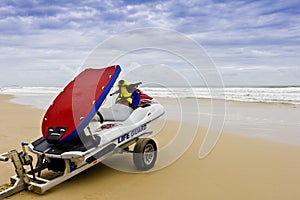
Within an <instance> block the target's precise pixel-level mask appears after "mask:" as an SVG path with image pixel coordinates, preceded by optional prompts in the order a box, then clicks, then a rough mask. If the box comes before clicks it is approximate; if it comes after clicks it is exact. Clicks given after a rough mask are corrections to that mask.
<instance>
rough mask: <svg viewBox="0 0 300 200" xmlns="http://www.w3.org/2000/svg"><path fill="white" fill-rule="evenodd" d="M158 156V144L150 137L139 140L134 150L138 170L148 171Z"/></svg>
mask: <svg viewBox="0 0 300 200" xmlns="http://www.w3.org/2000/svg"><path fill="white" fill-rule="evenodd" d="M156 158H157V145H156V143H155V141H154V140H152V139H150V138H142V139H140V140H138V142H137V143H136V145H135V146H134V150H133V162H134V164H135V167H136V168H137V169H138V170H141V171H146V170H149V169H151V168H152V167H153V166H154V164H155V162H156Z"/></svg>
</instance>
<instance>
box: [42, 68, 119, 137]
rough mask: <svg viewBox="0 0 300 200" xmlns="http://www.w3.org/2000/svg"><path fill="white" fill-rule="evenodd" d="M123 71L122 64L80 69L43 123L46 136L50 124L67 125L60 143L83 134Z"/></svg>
mask: <svg viewBox="0 0 300 200" xmlns="http://www.w3.org/2000/svg"><path fill="white" fill-rule="evenodd" d="M120 71H121V68H120V66H119V65H115V66H111V67H107V68H103V69H86V70H84V71H83V72H81V73H80V74H79V75H78V76H77V77H76V78H75V79H74V80H73V81H71V82H70V83H69V84H68V85H67V86H66V87H65V88H64V90H63V91H62V92H61V93H60V94H59V95H58V96H57V97H56V99H55V100H54V101H53V103H52V105H51V106H50V107H49V108H48V110H47V112H46V114H45V116H44V118H43V122H42V133H43V136H44V138H45V139H46V138H47V134H48V131H49V128H51V127H66V129H67V131H66V132H65V133H64V134H63V135H62V136H61V138H60V139H59V142H60V143H64V142H67V141H70V140H72V139H73V138H74V137H76V136H77V135H78V134H79V133H81V132H82V131H83V129H84V128H85V126H86V125H87V124H88V123H89V122H90V120H91V119H92V118H93V116H94V115H95V114H96V112H97V110H98V109H99V107H100V106H101V104H102V102H103V101H104V99H105V98H106V96H107V94H108V92H109V91H110V89H111V87H112V86H113V84H114V82H115V81H116V79H117V77H118V75H119V73H120Z"/></svg>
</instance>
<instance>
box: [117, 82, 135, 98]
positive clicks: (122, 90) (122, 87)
mask: <svg viewBox="0 0 300 200" xmlns="http://www.w3.org/2000/svg"><path fill="white" fill-rule="evenodd" d="M118 86H119V96H118V98H117V100H116V102H117V103H123V102H125V101H127V102H129V104H132V98H131V95H132V93H133V92H134V90H135V89H136V85H135V84H132V83H130V82H128V81H125V80H120V81H119V83H118Z"/></svg>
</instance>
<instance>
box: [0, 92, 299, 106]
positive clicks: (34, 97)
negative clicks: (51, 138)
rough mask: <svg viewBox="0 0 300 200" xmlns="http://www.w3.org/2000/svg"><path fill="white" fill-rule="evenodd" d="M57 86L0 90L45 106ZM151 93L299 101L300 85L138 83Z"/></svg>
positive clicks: (296, 102) (190, 96)
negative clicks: (174, 85) (206, 85)
mask: <svg viewBox="0 0 300 200" xmlns="http://www.w3.org/2000/svg"><path fill="white" fill-rule="evenodd" d="M62 89H63V88H61V87H2V88H0V93H2V94H11V95H14V96H15V97H16V98H14V99H13V100H12V101H13V102H14V103H19V104H26V105H32V106H34V107H38V108H42V109H47V107H48V106H49V105H50V104H51V102H52V100H53V99H54V98H55V97H56V96H57V95H58V93H59V92H60V91H62ZM141 89H142V90H143V91H144V92H146V93H147V94H149V95H150V96H153V97H168V98H215V99H226V100H233V101H245V102H266V103H289V104H300V87H229V88H204V87H193V88H186V87H177V88H158V87H156V88H154V87H141Z"/></svg>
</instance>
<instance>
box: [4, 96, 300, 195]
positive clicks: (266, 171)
mask: <svg viewBox="0 0 300 200" xmlns="http://www.w3.org/2000/svg"><path fill="white" fill-rule="evenodd" d="M12 98H13V96H9V95H0V113H1V115H0V130H1V134H0V152H5V151H8V150H11V149H14V148H17V149H20V148H21V147H20V143H21V142H22V141H28V142H32V141H34V140H35V139H37V138H39V137H40V136H41V133H40V126H41V119H42V117H43V114H44V112H45V111H44V110H42V109H37V108H33V107H31V106H26V105H18V104H14V103H11V102H10V100H11V99H12ZM190 101H192V100H189V99H186V100H184V104H183V107H184V106H191V105H190V104H191V102H190ZM161 102H162V104H163V105H165V106H166V107H167V108H168V109H172V107H173V106H174V105H175V102H174V100H171V99H168V98H166V99H162V100H161ZM208 104H209V101H208V100H199V105H200V108H201V109H200V110H201V113H203V114H202V115H200V116H201V120H202V121H200V123H199V126H197V124H195V123H189V119H191V118H193V117H192V115H191V114H189V115H188V116H187V117H186V118H184V119H181V120H180V118H178V116H177V114H176V113H175V114H174V113H169V114H168V118H164V119H163V120H162V121H163V123H161V124H163V126H162V129H161V130H160V133H159V134H158V135H155V137H154V139H155V140H156V141H157V143H158V146H159V149H166V147H167V146H168V143H169V142H170V141H171V140H172V138H174V137H175V135H174V134H175V133H176V130H177V129H178V128H181V129H182V130H184V132H186V133H187V135H188V133H193V132H195V131H196V134H195V138H194V139H193V141H192V143H191V146H190V147H189V148H187V150H186V151H185V152H183V155H182V156H180V158H179V159H178V160H176V161H175V162H173V163H172V164H171V165H169V166H167V167H162V166H164V161H165V160H167V159H168V154H167V153H168V151H169V152H172V149H166V152H161V153H160V152H158V161H157V166H156V168H159V167H162V168H161V169H160V170H156V171H155V168H154V171H153V172H150V173H138V174H136V173H124V172H120V171H117V170H114V169H112V168H110V167H108V166H106V165H104V164H98V165H96V166H94V167H92V168H91V169H89V170H87V171H85V172H83V173H82V174H79V175H77V176H76V177H74V178H72V179H70V180H68V181H66V182H64V183H62V184H60V185H59V186H57V187H55V188H53V189H51V190H50V191H48V192H47V193H46V194H44V195H38V194H34V193H32V192H29V191H23V192H21V193H19V194H16V195H14V196H12V197H10V198H9V199H16V200H17V199H33V200H34V199H47V200H52V199H53V200H54V199H59V198H60V199H62V198H68V199H78V200H79V199H85V200H89V199H131V200H133V199H178V200H182V199H222V200H224V199H230V200H231V199H244V200H248V199H249V200H250V199H256V200H257V199H263V200H266V199H272V200H276V199H291V200H292V199H299V198H300V190H299V189H298V187H299V185H300V156H299V152H300V144H298V143H297V142H293V140H292V139H291V138H292V137H293V136H295V140H294V141H298V140H299V137H300V136H297V135H296V133H297V132H298V131H299V129H298V128H299V122H298V121H297V117H298V116H299V114H298V113H300V112H299V109H300V108H299V106H294V105H284V104H263V103H244V102H243V103H241V102H228V105H227V116H228V119H227V121H226V120H225V122H224V127H223V132H222V134H221V136H220V138H219V140H218V142H217V144H216V145H215V147H214V148H213V150H212V151H211V152H210V153H209V154H208V156H206V157H204V158H203V159H199V156H198V155H199V149H200V146H201V144H202V142H203V140H204V138H205V133H207V130H208V127H209V126H208V124H209V120H207V119H206V118H207V116H208V115H207V113H209V110H205V109H207V105H208ZM189 109H190V108H189ZM203 110H204V111H203ZM202 111H203V112H202ZM243 113H245V115H243ZM205 117H206V118H205ZM298 119H299V118H298ZM276 120H277V121H276ZM251 131H252V132H253V135H251V134H249V133H251ZM272 132H274V133H276V134H277V135H279V136H280V137H279V136H278V137H274V138H275V139H270V138H269V135H270V133H272ZM285 132H286V133H285ZM285 134H291V135H290V136H291V137H290V138H288V139H285V138H284V137H283V138H284V139H283V140H282V141H281V136H282V135H283V136H284V135H285ZM188 142H189V141H187V143H188ZM177 145H180V144H177ZM174 147H176V146H174ZM120 162H121V164H122V162H123V163H124V164H126V163H129V164H128V165H131V164H132V163H131V160H130V157H129V156H127V155H125V158H124V159H123V160H120ZM130 167H131V166H130ZM0 168H1V171H0V183H1V184H5V183H8V181H9V176H10V175H13V174H14V171H13V166H12V164H11V163H2V162H1V163H0Z"/></svg>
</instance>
